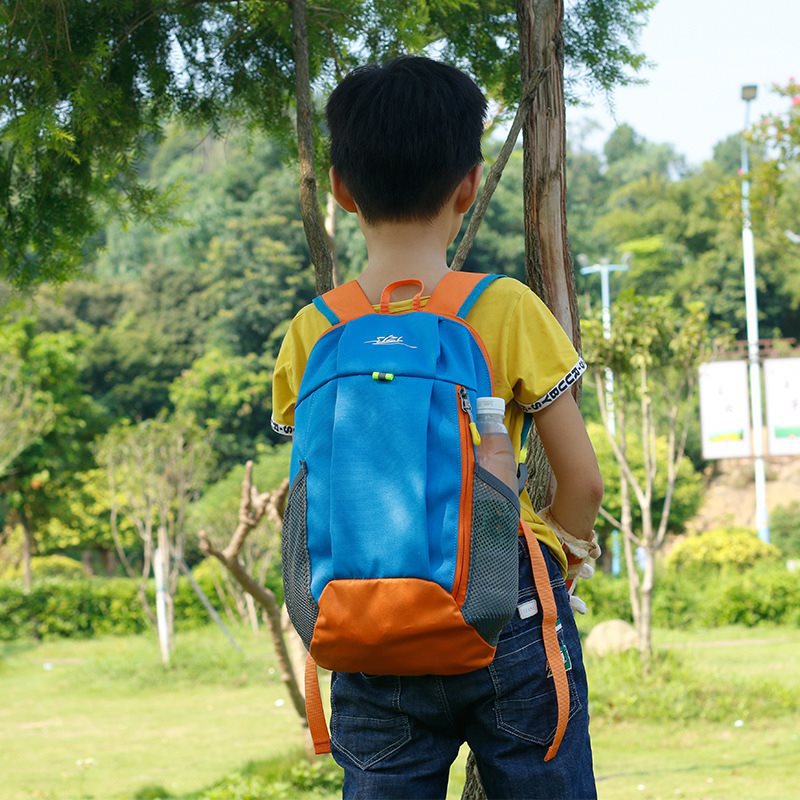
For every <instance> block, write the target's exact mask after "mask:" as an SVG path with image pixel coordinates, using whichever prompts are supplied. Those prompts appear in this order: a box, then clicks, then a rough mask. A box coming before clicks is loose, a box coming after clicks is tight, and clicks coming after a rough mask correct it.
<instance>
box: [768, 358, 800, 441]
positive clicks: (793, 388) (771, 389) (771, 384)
mask: <svg viewBox="0 0 800 800" xmlns="http://www.w3.org/2000/svg"><path fill="white" fill-rule="evenodd" d="M764 387H765V389H766V394H767V448H768V450H767V452H768V453H769V454H770V455H771V456H796V455H800V358H769V359H767V360H766V361H764Z"/></svg>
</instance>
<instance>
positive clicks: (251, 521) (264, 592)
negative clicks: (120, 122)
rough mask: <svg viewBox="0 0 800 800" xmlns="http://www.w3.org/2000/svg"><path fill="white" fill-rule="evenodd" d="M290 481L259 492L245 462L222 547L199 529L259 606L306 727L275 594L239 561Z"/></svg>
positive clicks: (205, 544)
mask: <svg viewBox="0 0 800 800" xmlns="http://www.w3.org/2000/svg"><path fill="white" fill-rule="evenodd" d="M288 485H289V481H288V480H284V481H283V483H282V484H281V486H280V488H278V489H277V490H275V492H265V493H263V494H259V493H258V491H257V490H256V489H255V487H254V486H253V462H252V461H248V462H247V463H246V464H245V474H244V479H243V480H242V491H241V494H240V498H241V499H240V503H239V523H238V525H237V526H236V530H235V531H234V533H233V535H232V536H231V540H230V542H229V543H228V545H227V547H225V549H224V550H219V549H217V548H216V547H214V545H213V544H212V543H211V541H210V539H209V538H208V535H207V533H206V532H205V531H203V530H201V531H200V532H199V540H200V549H201V550H202V551H203V552H204V553H206V554H207V555H210V556H213V557H214V558H216V559H217V561H219V562H220V563H221V564H222V565H223V566H224V567H225V569H227V570H228V572H229V573H230V574H231V575H232V576H233V577H234V579H235V580H236V582H237V583H238V584H239V585H240V586H241V587H242V588H243V589H244V590H245V591H246V592H247V593H248V594H249V595H251V597H253V599H254V600H255V601H256V602H257V603H258V604H259V605H260V606H261V608H262V609H263V611H264V617H265V619H266V621H267V624H268V626H269V630H270V635H271V636H272V643H273V646H274V647H275V654H276V655H277V657H278V665H279V668H280V671H281V680H282V681H283V684H284V686H285V687H286V689H287V691H288V692H289V696H290V698H291V701H292V706H293V707H294V710H295V711H296V712H297V715H298V716H299V717H300V720H301V724H302V725H303V727H308V722H307V721H306V712H305V699H304V697H303V693H302V691H301V690H300V684H299V680H298V677H299V676H298V675H297V674H296V673H295V670H294V668H293V666H292V659H291V656H290V654H289V649H288V647H287V644H286V639H285V637H284V634H283V630H282V627H281V611H280V607H279V606H278V601H277V599H276V597H275V593H274V592H273V591H272V590H270V589H269V588H267V587H266V586H262V585H261V584H260V583H259V582H258V581H256V580H255V579H254V578H253V577H252V576H251V575H250V574H249V573H248V571H247V569H246V568H245V567H244V565H243V564H242V562H241V561H240V560H239V556H240V554H241V551H242V547H243V545H244V543H245V540H246V539H247V536H248V535H249V534H250V532H251V531H252V530H253V529H254V528H255V527H256V526H257V525H258V524H259V522H260V521H261V519H262V518H263V517H264V514H265V513H266V512H267V508H268V507H270V508H272V509H273V513H277V509H278V508H280V503H281V498H285V496H286V493H287V491H288Z"/></svg>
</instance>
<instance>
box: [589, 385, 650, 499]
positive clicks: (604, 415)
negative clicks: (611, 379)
mask: <svg viewBox="0 0 800 800" xmlns="http://www.w3.org/2000/svg"><path fill="white" fill-rule="evenodd" d="M593 372H594V382H595V387H596V388H597V400H598V403H597V404H598V405H599V406H600V418H601V419H602V421H603V426H604V427H605V429H606V435H607V437H608V441H609V444H610V445H611V452H612V453H613V454H614V458H615V460H616V462H617V464H618V465H619V468H620V471H621V472H622V474H623V475H624V476H625V478H626V479H627V481H628V483H629V484H630V486H631V487H632V488H633V492H634V494H635V495H636V500H637V502H638V503H639V506H640V507H642V506H643V505H644V503H645V494H644V490H643V489H642V487H641V486H640V485H639V482H638V481H637V480H636V476H635V475H634V474H633V470H631V467H630V464H628V459H627V458H626V457H625V454H624V453H623V452H622V450H621V449H620V446H619V443H618V442H617V440H616V439H615V438H614V437H613V436H612V435H611V434H610V433H609V432H608V410H607V408H606V391H605V386H604V385H603V375H602V373H601V371H600V370H593ZM643 510H644V509H643Z"/></svg>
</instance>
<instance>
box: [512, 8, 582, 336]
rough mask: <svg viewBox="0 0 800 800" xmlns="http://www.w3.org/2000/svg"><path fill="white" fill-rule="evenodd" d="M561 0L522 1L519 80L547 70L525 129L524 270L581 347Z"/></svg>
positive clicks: (524, 80)
mask: <svg viewBox="0 0 800 800" xmlns="http://www.w3.org/2000/svg"><path fill="white" fill-rule="evenodd" d="M563 20H564V4H563V0H518V2H517V24H518V27H519V33H520V71H521V75H520V77H521V82H522V85H525V84H526V83H527V82H528V81H530V80H532V79H533V77H534V75H535V74H536V73H537V72H538V71H539V70H543V78H542V80H541V81H540V82H539V84H538V86H537V89H536V91H535V93H534V95H533V103H532V105H531V110H530V113H529V114H528V118H527V120H526V121H525V124H524V125H523V128H522V147H523V198H524V203H525V273H526V275H527V277H528V283H529V284H530V286H531V288H532V289H533V290H534V291H535V292H536V293H537V294H538V295H539V296H540V297H541V298H542V299H543V300H544V301H545V302H546V303H547V305H548V306H549V307H550V310H551V311H552V312H553V314H554V315H555V317H556V319H557V320H558V321H559V322H560V323H561V326H562V327H563V328H564V330H565V331H566V332H567V335H568V336H569V337H570V338H571V339H572V342H573V344H574V345H575V347H576V349H580V328H579V324H578V309H577V302H576V299H575V279H574V276H573V271H572V257H571V255H570V252H569V245H568V243H567V214H566V209H567V178H566V109H565V105H564V39H563V34H562V24H563Z"/></svg>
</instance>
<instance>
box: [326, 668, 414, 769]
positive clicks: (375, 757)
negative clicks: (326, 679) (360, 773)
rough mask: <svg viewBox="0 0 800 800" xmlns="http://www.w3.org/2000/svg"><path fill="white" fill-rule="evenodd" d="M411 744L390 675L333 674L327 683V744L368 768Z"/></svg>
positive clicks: (396, 680)
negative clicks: (328, 684)
mask: <svg viewBox="0 0 800 800" xmlns="http://www.w3.org/2000/svg"><path fill="white" fill-rule="evenodd" d="M409 741H411V723H410V721H409V719H408V715H406V714H404V713H402V711H401V710H400V679H399V678H398V677H397V676H394V675H365V674H364V673H359V672H356V673H345V672H335V673H333V676H332V682H331V745H332V748H333V751H334V753H336V751H339V752H340V753H343V754H344V755H346V756H347V757H348V758H349V759H350V760H351V761H352V762H353V763H354V764H355V765H356V766H358V767H359V768H360V769H369V768H370V767H373V766H375V765H376V764H378V763H379V762H380V761H382V760H383V759H385V758H386V757H387V756H390V755H391V754H392V753H394V752H395V751H397V750H399V749H400V748H401V747H402V746H403V745H405V744H407V743H408V742H409Z"/></svg>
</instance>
